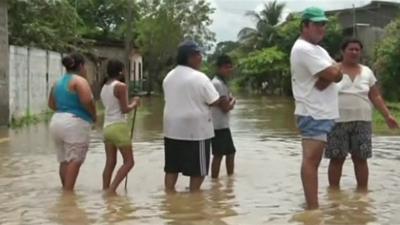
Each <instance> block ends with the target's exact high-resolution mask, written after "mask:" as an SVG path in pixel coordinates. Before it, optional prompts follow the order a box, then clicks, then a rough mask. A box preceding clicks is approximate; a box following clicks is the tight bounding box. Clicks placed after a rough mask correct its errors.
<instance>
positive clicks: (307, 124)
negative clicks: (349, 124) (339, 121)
mask: <svg viewBox="0 0 400 225" xmlns="http://www.w3.org/2000/svg"><path fill="white" fill-rule="evenodd" d="M334 125H335V120H316V119H314V118H312V117H311V116H297V127H298V128H299V130H300V134H301V137H302V138H303V139H313V140H318V141H323V142H326V141H327V139H328V134H329V133H330V132H331V130H332V129H333V126H334Z"/></svg>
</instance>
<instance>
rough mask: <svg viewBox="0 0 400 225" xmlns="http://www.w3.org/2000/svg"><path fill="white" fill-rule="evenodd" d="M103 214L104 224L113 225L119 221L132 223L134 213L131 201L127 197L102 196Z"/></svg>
mask: <svg viewBox="0 0 400 225" xmlns="http://www.w3.org/2000/svg"><path fill="white" fill-rule="evenodd" d="M103 199H104V205H105V212H104V213H103V215H102V218H103V220H104V221H105V222H106V224H115V223H118V222H121V221H127V220H130V221H134V219H136V217H135V216H134V212H135V211H136V209H135V207H134V205H133V201H132V200H131V199H130V198H129V197H128V196H119V195H105V194H104V195H103Z"/></svg>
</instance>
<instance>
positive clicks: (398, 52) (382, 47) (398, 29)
mask: <svg viewBox="0 0 400 225" xmlns="http://www.w3.org/2000/svg"><path fill="white" fill-rule="evenodd" d="M399 37H400V17H398V18H397V19H396V20H394V21H393V22H391V23H390V24H389V25H388V26H387V27H386V29H385V34H384V37H383V39H382V41H381V42H380V43H379V44H378V46H377V47H376V52H375V59H374V68H375V69H376V72H377V75H378V76H379V80H380V82H381V85H382V89H383V94H384V96H385V98H386V99H388V100H392V101H399V100H400V89H399V88H398V84H400V61H399V59H400V39H399Z"/></svg>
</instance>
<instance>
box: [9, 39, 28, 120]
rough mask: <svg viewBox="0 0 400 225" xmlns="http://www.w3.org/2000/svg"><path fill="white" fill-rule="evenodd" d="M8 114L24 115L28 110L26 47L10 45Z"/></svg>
mask: <svg viewBox="0 0 400 225" xmlns="http://www.w3.org/2000/svg"><path fill="white" fill-rule="evenodd" d="M9 68H10V70H9V73H10V116H11V117H21V116H24V115H25V114H26V112H27V110H28V101H29V100H28V93H29V92H28V49H27V48H22V47H17V46H10V64H9Z"/></svg>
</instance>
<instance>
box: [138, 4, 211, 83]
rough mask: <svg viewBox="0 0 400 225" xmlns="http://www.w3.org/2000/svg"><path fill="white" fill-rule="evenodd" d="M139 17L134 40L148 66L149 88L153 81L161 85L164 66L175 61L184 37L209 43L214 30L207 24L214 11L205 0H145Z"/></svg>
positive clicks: (165, 69) (170, 64)
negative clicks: (178, 47)
mask: <svg viewBox="0 0 400 225" xmlns="http://www.w3.org/2000/svg"><path fill="white" fill-rule="evenodd" d="M140 4H141V8H142V12H141V15H140V17H141V19H140V20H139V21H138V23H137V24H136V31H137V34H138V36H137V39H136V44H137V45H138V47H139V48H140V50H141V52H142V53H143V55H144V61H145V66H146V67H147V68H148V78H149V81H148V84H149V87H148V89H149V91H151V90H152V89H153V87H152V86H151V85H152V84H153V81H155V82H156V84H158V85H160V84H161V81H162V79H163V77H164V75H165V74H166V72H167V70H168V69H169V68H171V66H172V65H174V64H175V55H176V50H177V46H178V45H179V43H180V42H182V41H183V40H184V39H191V40H195V41H196V42H198V43H199V44H200V45H202V46H203V47H204V48H205V49H207V48H210V47H211V45H210V44H211V42H212V41H214V33H212V32H211V31H210V30H209V28H208V26H209V25H210V24H211V22H212V21H211V18H210V14H211V13H212V12H213V11H214V9H213V8H211V6H210V3H208V2H207V1H205V0H196V1H193V0H165V1H160V0H144V1H142V2H141V3H140Z"/></svg>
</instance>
